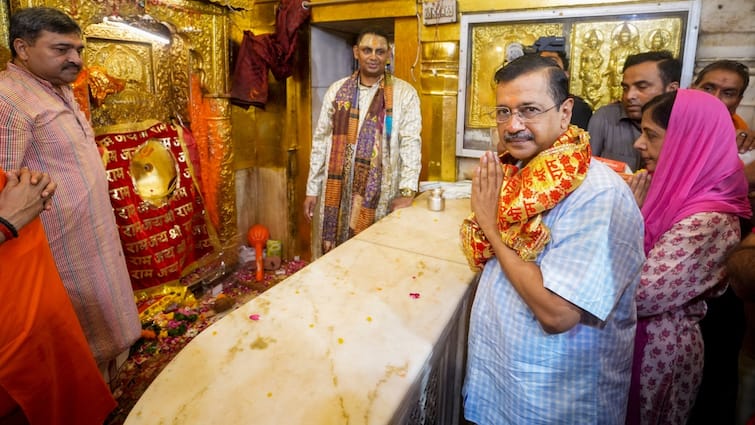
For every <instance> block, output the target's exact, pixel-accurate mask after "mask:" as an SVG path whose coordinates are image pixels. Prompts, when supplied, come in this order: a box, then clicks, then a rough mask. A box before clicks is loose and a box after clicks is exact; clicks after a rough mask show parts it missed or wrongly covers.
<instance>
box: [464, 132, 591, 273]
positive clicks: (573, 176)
mask: <svg viewBox="0 0 755 425" xmlns="http://www.w3.org/2000/svg"><path fill="white" fill-rule="evenodd" d="M589 142H590V136H589V135H588V133H587V132H586V131H584V130H582V129H580V128H578V127H576V126H573V125H572V126H569V129H568V130H567V131H566V132H565V133H564V134H562V135H561V136H560V137H559V138H558V139H557V140H556V141H555V142H554V143H553V146H551V147H550V148H548V149H546V150H544V151H542V152H540V153H539V154H538V155H537V156H535V157H534V158H532V160H530V162H529V163H528V164H527V165H526V166H525V167H523V168H522V169H521V170H520V169H519V168H518V167H516V166H515V165H512V164H511V162H512V160H513V158H511V157H510V156H509V155H508V154H504V155H502V157H501V162H502V164H501V167H502V168H503V174H504V178H503V183H502V184H501V190H500V194H499V198H500V202H499V204H498V229H499V230H500V233H501V238H502V239H503V242H504V243H505V244H506V246H508V247H509V248H511V249H513V250H514V251H516V253H517V255H519V257H520V258H521V259H523V260H525V261H534V260H535V258H537V255H538V254H539V253H540V252H542V250H543V248H545V245H546V244H547V243H548V242H550V230H549V229H548V227H547V226H546V225H545V224H543V223H542V221H541V214H542V213H544V212H546V211H548V210H550V209H551V208H553V207H555V206H556V204H558V203H559V202H561V201H562V200H563V199H564V198H566V197H567V196H568V195H569V194H570V193H571V192H572V191H574V189H576V188H577V187H579V185H580V184H582V181H584V179H585V176H586V175H587V169H588V168H589V165H590V156H591V151H590V143H589ZM461 241H462V246H463V249H464V254H465V255H466V257H467V261H468V262H469V265H470V267H472V268H473V269H475V270H481V269H482V267H483V266H484V265H485V263H486V262H487V261H488V260H489V259H490V258H492V257H493V256H494V252H493V247H492V245H491V244H490V242H489V241H488V239H487V238H486V237H485V234H484V233H483V231H482V229H481V228H480V226H479V225H478V224H477V222H476V221H475V218H474V214H472V215H471V216H470V217H469V218H467V219H465V220H464V222H463V223H462V225H461Z"/></svg>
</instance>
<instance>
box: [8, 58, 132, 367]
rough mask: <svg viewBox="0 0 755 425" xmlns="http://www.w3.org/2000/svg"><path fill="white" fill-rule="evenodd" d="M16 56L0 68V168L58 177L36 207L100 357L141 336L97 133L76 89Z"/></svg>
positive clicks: (105, 357) (113, 353)
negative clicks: (47, 206)
mask: <svg viewBox="0 0 755 425" xmlns="http://www.w3.org/2000/svg"><path fill="white" fill-rule="evenodd" d="M62 90H63V94H62V95H60V94H58V93H57V92H56V91H55V89H54V88H53V86H52V85H51V84H50V83H49V82H47V81H45V80H42V79H40V78H38V77H36V76H34V75H32V74H31V73H29V72H28V71H26V70H25V69H23V68H20V67H18V66H16V65H14V64H13V63H9V64H8V68H7V70H5V71H3V72H2V73H0V167H2V168H4V169H6V170H15V169H19V168H21V167H22V166H27V167H29V169H32V170H39V171H43V172H46V173H48V174H49V175H50V176H51V177H52V179H53V180H55V181H56V182H57V183H58V188H57V190H56V191H55V196H54V197H53V198H52V210H51V211H47V212H45V214H41V215H40V217H41V219H42V222H43V223H44V227H45V233H46V234H47V240H48V242H49V244H50V249H51V250H52V254H53V257H54V258H55V263H56V264H57V266H58V272H59V273H60V277H61V279H62V280H63V285H64V286H65V287H66V290H67V291H68V295H69V297H70V299H71V303H72V304H73V307H74V310H76V315H77V316H78V318H79V322H80V323H81V327H82V329H83V330H84V335H86V337H87V341H88V342H89V346H90V348H91V350H92V353H93V354H94V358H95V360H96V361H97V363H98V364H103V363H105V362H107V361H109V360H111V359H113V358H115V356H117V355H118V354H119V353H122V352H123V351H124V350H126V349H127V348H129V347H130V346H131V344H133V343H134V342H135V341H136V340H137V339H138V338H139V336H140V335H141V325H140V323H139V316H138V314H137V311H136V305H135V303H134V296H133V293H132V291H131V282H130V280H129V275H128V270H127V269H126V262H125V260H124V256H123V249H122V248H121V243H120V239H119V238H118V229H117V227H116V224H115V218H114V216H113V209H112V206H111V205H110V198H109V195H108V186H107V178H106V174H105V169H104V167H103V164H102V158H101V157H100V154H99V152H98V150H97V145H96V144H95V143H94V134H93V132H92V128H91V126H90V125H89V122H88V121H87V120H86V117H85V116H84V114H83V113H82V112H81V110H80V109H79V106H78V104H77V103H76V100H75V99H74V96H73V92H72V91H71V89H70V88H69V87H67V86H66V87H62Z"/></svg>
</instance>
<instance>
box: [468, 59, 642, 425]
mask: <svg viewBox="0 0 755 425" xmlns="http://www.w3.org/2000/svg"><path fill="white" fill-rule="evenodd" d="M496 82H497V88H496V104H497V106H496V108H495V111H494V114H495V119H496V122H497V125H498V134H499V135H500V138H501V139H500V143H499V147H501V148H503V149H502V150H503V151H504V153H503V154H502V155H501V156H500V158H498V157H496V155H495V154H494V153H492V152H486V153H485V154H484V155H483V156H482V158H480V165H479V167H478V168H477V170H476V172H475V176H474V178H473V182H472V211H473V214H472V216H471V217H470V218H468V219H467V220H465V221H464V223H463V224H462V228H461V236H462V243H463V246H464V250H465V254H466V255H467V258H468V260H469V262H470V265H471V266H472V267H473V268H481V269H483V271H482V275H481V276H480V281H479V287H478V289H477V294H476V296H475V301H474V305H473V307H472V315H471V323H470V330H469V353H468V363H467V376H466V381H465V383H464V389H463V396H464V415H465V417H466V418H467V419H468V420H469V421H471V422H473V423H476V424H480V425H482V424H485V425H488V424H517V425H519V424H569V425H572V424H601V425H604V424H623V423H624V419H625V417H626V404H627V395H628V390H629V381H630V375H631V368H632V348H633V343H634V334H635V323H636V311H635V301H634V293H635V288H636V286H637V284H638V282H639V278H640V267H641V266H642V264H643V261H644V260H645V256H644V253H643V248H642V238H643V220H642V216H641V214H640V210H639V209H638V208H637V204H636V202H635V201H634V198H633V196H632V193H631V192H630V190H629V187H628V186H627V185H626V184H625V183H624V181H623V180H622V179H621V177H619V175H618V174H616V173H615V172H614V171H612V170H610V169H609V168H608V167H607V166H606V165H604V164H602V163H600V162H598V161H596V160H592V159H591V154H590V145H589V136H588V135H587V133H586V132H585V131H584V130H582V129H579V128H578V127H576V126H570V125H569V121H570V118H571V113H572V107H573V100H572V99H571V98H569V96H568V89H567V80H566V76H565V75H564V73H563V71H561V69H560V68H558V67H557V66H556V65H554V63H553V62H552V61H550V60H548V59H545V58H541V57H539V56H536V55H525V56H522V57H521V58H518V59H516V60H514V61H512V62H511V63H509V64H507V65H506V66H505V67H504V68H502V69H501V70H499V71H498V72H497V73H496Z"/></svg>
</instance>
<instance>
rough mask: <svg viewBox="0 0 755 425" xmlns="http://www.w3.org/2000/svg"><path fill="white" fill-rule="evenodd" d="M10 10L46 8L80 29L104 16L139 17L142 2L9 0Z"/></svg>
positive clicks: (114, 0)
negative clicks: (53, 9) (66, 15)
mask: <svg viewBox="0 0 755 425" xmlns="http://www.w3.org/2000/svg"><path fill="white" fill-rule="evenodd" d="M10 4H11V10H16V9H18V8H19V7H32V6H48V7H55V8H57V9H60V10H62V11H64V12H66V13H68V14H69V15H71V17H73V19H75V20H76V22H78V23H79V25H80V26H81V28H82V29H83V28H86V27H87V26H88V25H90V24H94V23H97V22H102V18H103V17H104V16H140V15H143V14H144V6H143V4H144V2H142V1H134V0H11V2H10Z"/></svg>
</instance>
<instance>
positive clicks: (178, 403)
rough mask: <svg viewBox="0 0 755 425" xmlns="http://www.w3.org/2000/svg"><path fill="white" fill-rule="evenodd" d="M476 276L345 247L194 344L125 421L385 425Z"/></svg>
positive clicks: (441, 263) (396, 253)
mask: <svg viewBox="0 0 755 425" xmlns="http://www.w3.org/2000/svg"><path fill="white" fill-rule="evenodd" d="M446 232H448V230H446ZM452 233H454V234H456V233H457V232H456V231H453V232H452ZM473 278H474V273H472V272H471V271H470V269H469V268H468V266H467V265H466V264H459V263H458V262H457V261H447V260H443V259H439V258H436V257H431V256H427V255H422V254H417V253H411V252H406V251H404V250H399V249H395V248H392V247H388V246H383V245H378V244H375V243H371V242H367V241H361V240H351V241H349V242H347V243H346V244H344V245H342V246H340V247H338V248H337V249H335V250H334V251H332V252H331V253H329V254H327V255H325V256H323V257H322V258H320V259H318V260H317V261H315V262H313V263H312V264H310V265H309V266H307V267H305V268H304V269H302V270H301V271H299V272H297V273H295V274H294V275H292V276H291V277H289V278H288V279H286V280H285V281H283V282H281V283H279V284H278V285H277V286H275V287H273V288H271V289H269V290H268V291H266V292H265V293H263V294H261V295H260V296H259V297H257V298H255V299H253V300H251V301H250V302H249V303H247V304H245V305H244V306H242V307H240V308H239V309H237V310H236V311H234V312H232V313H231V314H229V315H228V316H226V317H224V318H223V319H221V320H220V321H218V322H217V323H215V324H213V325H212V326H210V327H209V328H207V329H206V330H205V331H203V332H202V333H201V334H199V335H198V336H197V337H196V338H194V339H193V340H192V341H191V342H190V343H189V344H188V345H187V346H186V347H185V348H184V349H183V350H182V351H181V352H180V353H179V354H178V355H177V356H176V358H175V359H174V360H173V361H172V362H171V363H170V364H169V365H168V366H167V367H166V368H165V370H163V372H162V373H161V374H160V375H159V376H158V377H157V379H155V381H154V382H153V383H152V385H151V386H150V387H149V388H148V389H147V391H146V392H145V393H144V395H143V396H142V398H141V399H140V400H139V402H138V403H137V404H136V406H135V407H134V408H133V410H132V411H131V413H130V415H129V417H128V418H127V420H126V425H140V424H185V425H191V424H197V425H200V424H201V425H211V424H222V425H235V424H250V423H254V424H275V425H279V424H286V425H296V424H307V425H319V424H322V425H326V424H327V425H334V424H349V425H357V424H385V423H388V422H389V421H390V420H391V419H392V418H393V417H394V413H395V412H396V411H397V409H399V408H400V406H401V402H402V400H403V399H404V395H405V394H407V392H408V391H410V389H411V387H412V384H413V383H414V382H415V381H416V380H418V377H419V376H420V372H421V371H422V369H423V368H424V367H425V366H426V363H427V362H428V359H429V358H430V357H431V355H432V354H433V352H434V350H440V349H442V348H443V347H436V342H437V340H438V339H439V338H440V337H441V334H442V333H443V330H444V329H445V328H446V326H447V325H448V323H449V321H450V320H451V318H452V317H453V314H454V312H455V311H456V309H457V308H458V306H459V303H460V301H461V300H462V299H464V297H465V296H467V295H468V291H469V289H470V284H469V283H470V282H471V281H472V280H473ZM253 315H259V317H256V318H257V320H253V319H252V318H250V317H251V316H253Z"/></svg>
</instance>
